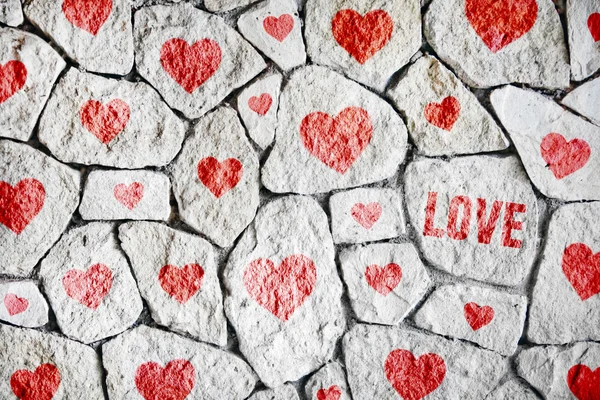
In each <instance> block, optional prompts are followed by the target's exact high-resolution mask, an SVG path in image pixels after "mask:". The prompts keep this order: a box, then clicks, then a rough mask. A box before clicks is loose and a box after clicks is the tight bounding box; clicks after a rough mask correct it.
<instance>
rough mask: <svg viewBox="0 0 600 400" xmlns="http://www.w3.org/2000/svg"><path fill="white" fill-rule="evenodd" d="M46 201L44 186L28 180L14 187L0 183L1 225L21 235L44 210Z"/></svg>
mask: <svg viewBox="0 0 600 400" xmlns="http://www.w3.org/2000/svg"><path fill="white" fill-rule="evenodd" d="M45 201H46V190H45V189H44V185H42V183H41V182H40V181H38V180H37V179H33V178H26V179H23V180H21V181H19V182H18V183H17V184H16V185H15V186H14V187H13V186H11V185H9V184H8V183H6V182H3V181H0V224H2V225H4V226H6V227H7V228H8V229H10V230H11V231H13V232H14V233H16V234H17V235H19V234H20V233H21V232H23V230H25V228H26V227H27V225H29V223H30V222H31V221H32V220H33V218H35V216H36V215H38V214H39V212H40V211H41V210H42V207H43V206H44V202H45Z"/></svg>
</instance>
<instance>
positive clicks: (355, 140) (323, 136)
mask: <svg viewBox="0 0 600 400" xmlns="http://www.w3.org/2000/svg"><path fill="white" fill-rule="evenodd" d="M300 137H301V139H302V143H303V144H304V147H305V148H306V150H308V152H309V153H310V154H312V155H313V156H315V157H316V158H318V159H319V160H321V162H323V163H324V164H325V165H327V166H328V167H329V168H332V169H334V170H335V171H337V172H339V173H340V174H344V173H346V171H348V169H350V167H351V166H352V164H354V162H355V161H356V159H357V158H358V157H359V156H360V154H361V153H362V152H363V150H364V149H365V147H367V145H368V144H369V143H370V142H371V138H372V137H373V125H372V124H371V117H370V116H369V113H368V112H367V111H366V110H364V109H362V108H360V107H348V108H345V109H343V110H342V111H341V112H340V113H339V114H338V115H337V116H336V117H335V118H332V117H330V116H329V115H327V114H325V113H323V112H314V113H311V114H308V115H307V116H306V117H304V118H303V119H302V123H301V124H300Z"/></svg>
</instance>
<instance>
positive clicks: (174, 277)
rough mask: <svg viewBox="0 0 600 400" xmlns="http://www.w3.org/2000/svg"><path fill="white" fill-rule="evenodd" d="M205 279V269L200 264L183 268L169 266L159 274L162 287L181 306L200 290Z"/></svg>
mask: <svg viewBox="0 0 600 400" xmlns="http://www.w3.org/2000/svg"><path fill="white" fill-rule="evenodd" d="M203 278H204V269H202V267H201V266H200V265H198V264H187V265H186V266H184V267H183V268H178V267H176V266H174V265H170V264H167V265H165V266H164V267H162V268H161V269H160V272H159V273H158V282H159V283H160V287H162V288H163V290H164V291H165V292H167V293H168V294H169V296H171V297H174V298H175V300H177V301H178V302H180V303H181V304H185V303H187V301H188V300H189V299H190V298H191V297H192V296H193V295H195V294H196V293H197V292H198V290H200V287H201V286H202V279H203Z"/></svg>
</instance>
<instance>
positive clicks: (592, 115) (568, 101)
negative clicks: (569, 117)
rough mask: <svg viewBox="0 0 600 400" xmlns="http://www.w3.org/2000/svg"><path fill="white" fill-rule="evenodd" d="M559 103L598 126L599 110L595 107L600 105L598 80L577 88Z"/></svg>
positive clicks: (599, 119) (599, 83)
mask: <svg viewBox="0 0 600 400" xmlns="http://www.w3.org/2000/svg"><path fill="white" fill-rule="evenodd" d="M561 103H562V104H564V105H565V106H567V107H569V108H571V109H573V110H575V111H577V112H578V113H579V114H581V115H583V116H584V117H586V118H589V120H590V121H592V122H593V123H594V124H596V125H600V109H599V108H598V107H597V106H596V105H597V104H598V103H600V78H596V79H594V80H591V81H589V82H586V83H584V84H583V85H581V86H579V87H578V88H576V89H575V90H573V91H572V92H570V93H569V94H568V95H567V96H566V97H565V98H564V99H562V101H561Z"/></svg>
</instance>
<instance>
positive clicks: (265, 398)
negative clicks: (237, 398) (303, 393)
mask: <svg viewBox="0 0 600 400" xmlns="http://www.w3.org/2000/svg"><path fill="white" fill-rule="evenodd" d="M248 400H300V397H298V392H297V391H296V389H295V388H294V386H292V385H290V384H287V385H282V386H278V387H276V388H275V389H267V390H261V391H260V392H256V393H255V394H253V395H252V396H250V397H249V398H248Z"/></svg>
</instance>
